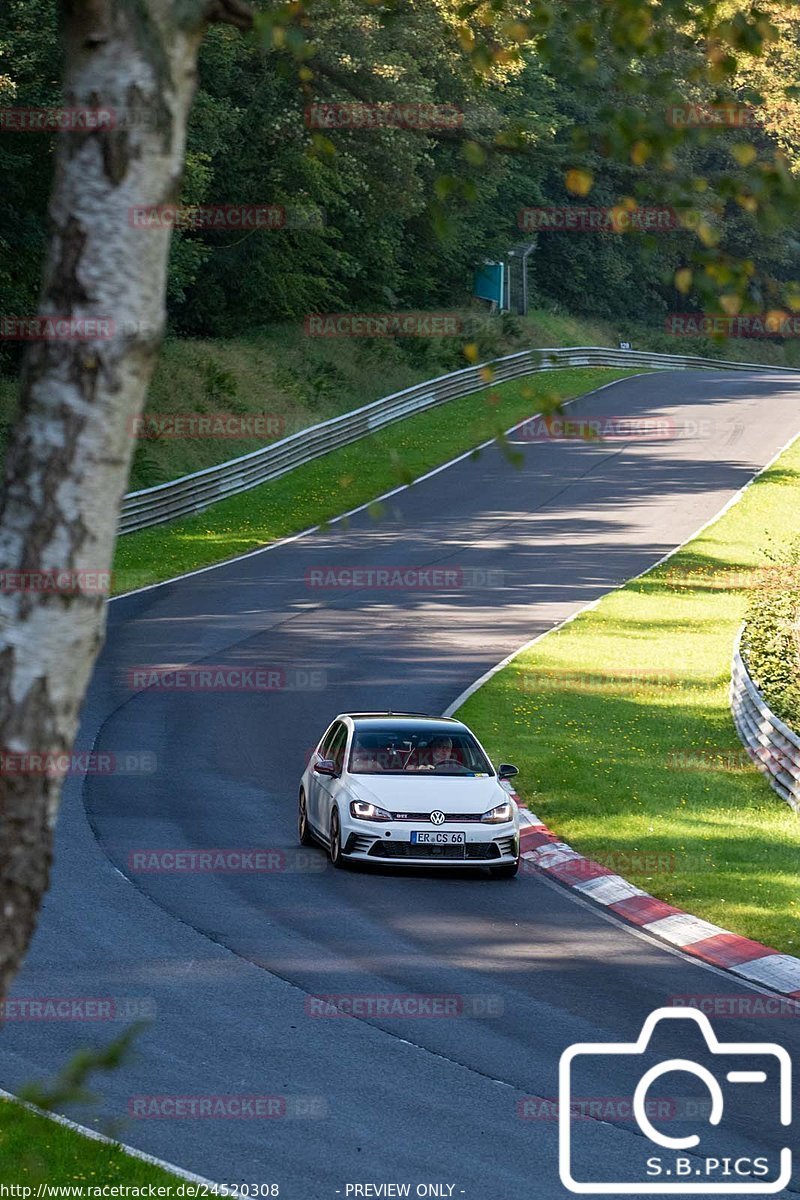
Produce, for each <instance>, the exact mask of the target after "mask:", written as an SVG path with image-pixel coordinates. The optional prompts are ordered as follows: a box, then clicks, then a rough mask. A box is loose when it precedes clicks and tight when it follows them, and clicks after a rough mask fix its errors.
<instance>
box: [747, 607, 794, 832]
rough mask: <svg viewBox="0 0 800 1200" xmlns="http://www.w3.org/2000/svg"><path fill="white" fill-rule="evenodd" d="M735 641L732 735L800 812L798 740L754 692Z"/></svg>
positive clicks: (759, 695)
mask: <svg viewBox="0 0 800 1200" xmlns="http://www.w3.org/2000/svg"><path fill="white" fill-rule="evenodd" d="M742 632H743V631H740V632H739V636H738V638H737V639H736V645H735V647H734V651H733V667H732V669H731V695H730V699H731V712H732V714H733V723H734V725H735V726H736V732H737V733H738V734H739V737H740V738H741V739H742V743H743V744H744V748H745V749H746V750H747V753H748V754H749V755H750V757H751V758H752V760H753V762H754V763H755V765H756V766H757V767H758V769H759V770H760V771H761V772H762V773H763V774H764V775H765V776H766V777H767V780H768V781H769V783H770V786H771V787H773V788H774V789H775V791H776V792H777V793H778V795H779V796H780V797H781V799H782V800H785V801H786V803H787V804H789V805H791V807H792V808H793V809H794V811H795V812H798V813H800V737H798V735H797V734H796V733H795V732H794V730H793V729H790V728H789V726H788V725H784V723H783V721H782V720H781V719H780V717H776V716H775V713H774V712H772V710H771V709H770V707H769V705H768V704H767V702H766V700H765V699H764V697H763V696H762V694H761V692H760V691H759V690H758V688H757V687H756V685H755V684H754V683H753V680H752V679H751V678H750V673H749V672H748V670H747V667H746V666H745V663H744V660H743V658H742V654H741V639H742Z"/></svg>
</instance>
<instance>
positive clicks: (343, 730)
mask: <svg viewBox="0 0 800 1200" xmlns="http://www.w3.org/2000/svg"><path fill="white" fill-rule="evenodd" d="M346 744H347V726H346V725H342V724H339V725H337V726H336V731H335V733H334V735H333V740H332V741H331V745H330V749H329V750H328V753H327V754H326V756H325V757H326V758H332V759H333V762H334V766H335V767H336V770H337V771H341V769H342V767H343V766H344V748H345V745H346Z"/></svg>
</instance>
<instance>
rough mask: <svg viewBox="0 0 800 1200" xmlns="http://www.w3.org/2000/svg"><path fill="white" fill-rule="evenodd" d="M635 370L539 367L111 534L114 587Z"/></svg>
mask: <svg viewBox="0 0 800 1200" xmlns="http://www.w3.org/2000/svg"><path fill="white" fill-rule="evenodd" d="M635 373H636V372H634V371H612V370H609V369H607V368H605V367H570V368H566V369H564V370H559V371H552V372H551V371H547V372H543V373H542V374H541V375H533V376H531V377H530V378H528V379H522V380H516V381H514V382H513V383H508V384H503V385H501V386H498V387H496V388H489V389H487V390H486V391H482V392H476V393H475V394H474V395H471V396H465V397H463V398H462V399H460V400H451V401H449V402H448V403H447V404H443V405H440V406H439V407H438V408H434V409H431V410H430V411H428V412H424V413H418V414H417V415H416V416H412V417H406V418H405V419H404V420H403V421H399V422H397V423H396V424H394V425H391V426H389V427H388V428H387V429H383V430H380V431H379V432H377V433H374V434H371V435H370V436H369V437H367V438H362V439H361V441H359V442H356V443H354V444H353V445H352V446H345V447H344V448H343V449H341V450H334V451H332V452H331V453H330V454H326V455H325V456H324V457H322V458H318V459H316V460H315V461H314V462H311V463H308V464H307V465H306V466H303V467H299V468H298V469H297V470H295V471H291V472H290V473H289V474H287V475H283V476H282V477H281V478H280V479H275V480H272V481H270V482H269V483H264V484H261V486H260V487H257V488H253V489H252V491H249V492H245V493H243V494H242V495H240V496H232V497H231V498H230V499H228V500H223V501H221V502H220V503H219V504H215V505H214V506H213V507H212V508H210V509H208V510H207V511H206V512H204V513H201V514H200V515H199V516H196V517H191V518H189V519H187V520H185V521H175V522H172V523H170V524H169V525H161V526H156V527H154V528H152V529H143V530H142V531H141V532H140V533H132V534H128V535H126V536H125V537H122V538H120V539H119V541H118V543H117V552H116V556H115V562H114V581H115V591H117V592H122V591H129V590H131V589H132V588H134V587H142V586H144V585H145V584H147V583H154V582H156V581H158V580H161V579H169V578H171V577H172V576H174V575H179V574H181V573H182V572H184V571H191V570H194V569H195V568H197V567H203V566H208V565H209V564H210V563H216V562H221V561H223V560H224V559H226V558H231V557H233V556H234V555H237V554H245V553H246V552H247V551H248V550H253V549H255V548H256V547H258V546H263V545H266V544H268V543H269V542H273V541H275V540H276V539H278V538H282V537H287V536H288V535H290V534H292V533H298V532H299V531H300V530H303V529H307V528H309V526H312V525H317V524H319V523H322V522H325V521H327V520H330V519H331V518H333V517H335V516H337V515H338V514H339V513H341V512H343V511H346V510H348V509H351V508H356V507H357V506H358V505H360V504H366V503H368V502H369V501H370V500H373V499H374V498H375V497H376V496H380V495H381V494H382V493H384V492H387V491H389V490H390V489H391V488H393V487H397V486H398V484H401V483H408V482H410V481H411V480H412V479H418V478H419V477H420V476H421V475H424V474H425V472H426V471H430V470H432V469H433V468H434V467H437V466H440V465H441V464H442V463H444V462H447V461H448V460H449V459H451V458H455V457H456V456H457V455H458V454H462V453H464V452H465V451H467V450H469V449H471V448H472V447H473V446H476V445H478V444H480V443H481V442H483V441H486V440H487V439H488V438H491V437H495V436H497V435H498V434H499V433H501V432H502V430H504V429H508V428H510V427H511V426H512V425H513V424H515V423H516V422H518V421H521V420H523V419H524V418H525V417H527V416H531V415H533V413H535V412H537V411H539V410H541V409H545V408H552V407H553V406H554V405H555V404H556V403H557V402H559V401H563V400H567V399H570V398H572V397H574V396H580V395H581V394H583V393H584V392H587V391H590V390H592V389H593V388H596V387H599V386H600V385H601V384H603V383H607V382H609V381H610V380H614V379H622V378H624V377H625V376H627V375H632V374H635ZM511 469H513V467H511V466H510V467H509V470H511ZM376 515H378V513H377V509H376Z"/></svg>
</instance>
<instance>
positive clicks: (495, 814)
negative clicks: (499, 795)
mask: <svg viewBox="0 0 800 1200" xmlns="http://www.w3.org/2000/svg"><path fill="white" fill-rule="evenodd" d="M481 820H482V821H483V822H484V824H485V825H507V824H508V822H509V821H513V820H514V805H513V804H512V803H511V801H510V800H505V801H504V802H503V803H502V804H498V805H497V806H496V807H495V808H490V809H489V811H488V812H485V813H484V814H483V816H482V817H481Z"/></svg>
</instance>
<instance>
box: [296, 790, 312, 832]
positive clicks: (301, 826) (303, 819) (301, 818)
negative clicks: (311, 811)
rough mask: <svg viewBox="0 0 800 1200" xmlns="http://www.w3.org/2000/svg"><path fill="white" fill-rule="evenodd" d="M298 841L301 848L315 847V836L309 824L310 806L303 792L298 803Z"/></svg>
mask: <svg viewBox="0 0 800 1200" xmlns="http://www.w3.org/2000/svg"><path fill="white" fill-rule="evenodd" d="M297 839H298V841H299V842H300V845H301V846H313V845H314V835H313V833H312V832H311V826H310V825H309V823H308V805H307V803H306V794H305V792H304V791H302V790H301V792H300V799H299V800H298V802H297Z"/></svg>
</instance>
